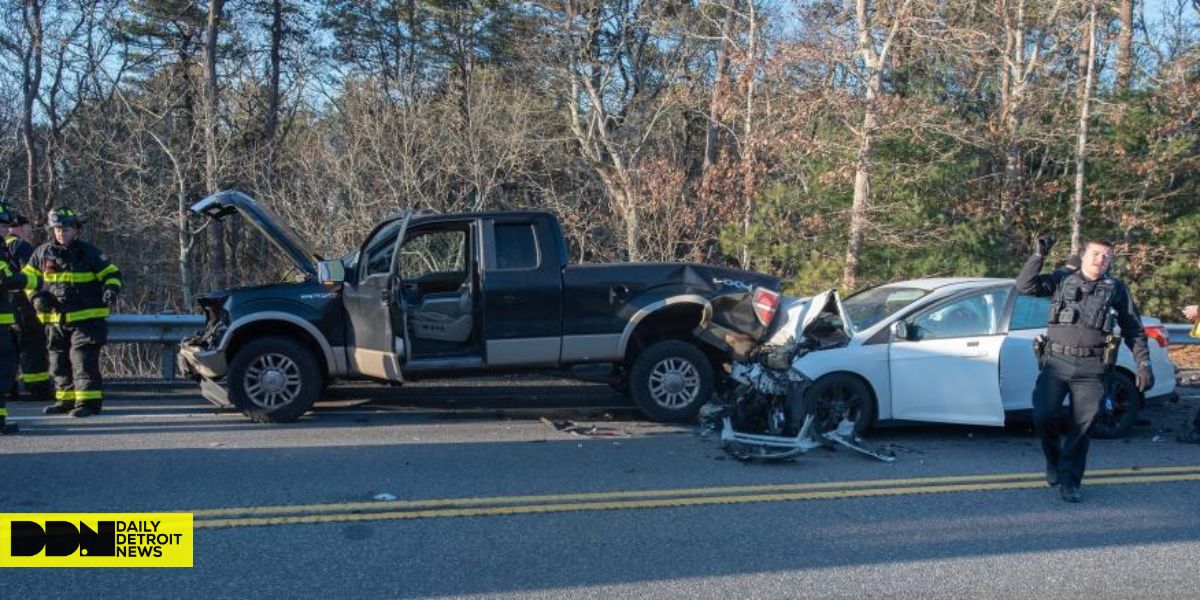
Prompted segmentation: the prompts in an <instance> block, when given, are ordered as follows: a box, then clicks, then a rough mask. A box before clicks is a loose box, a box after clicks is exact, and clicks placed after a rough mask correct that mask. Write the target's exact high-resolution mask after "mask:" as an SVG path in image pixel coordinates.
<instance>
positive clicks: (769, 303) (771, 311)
mask: <svg viewBox="0 0 1200 600" xmlns="http://www.w3.org/2000/svg"><path fill="white" fill-rule="evenodd" d="M778 309H779V294H778V293H777V292H773V291H771V290H768V289H766V288H755V289H754V316H756V317H758V322H759V323H762V324H763V325H770V324H771V319H774V318H775V311H776V310H778Z"/></svg>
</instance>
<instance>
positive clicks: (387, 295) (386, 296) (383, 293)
mask: <svg viewBox="0 0 1200 600" xmlns="http://www.w3.org/2000/svg"><path fill="white" fill-rule="evenodd" d="M379 301H380V302H383V303H384V304H388V303H389V302H391V301H392V290H389V289H386V288H384V289H382V290H379Z"/></svg>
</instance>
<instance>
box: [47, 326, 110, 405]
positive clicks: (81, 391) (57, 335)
mask: <svg viewBox="0 0 1200 600" xmlns="http://www.w3.org/2000/svg"><path fill="white" fill-rule="evenodd" d="M49 339H50V342H49V348H50V374H51V375H52V376H53V377H54V387H55V392H54V398H55V399H56V400H58V401H59V402H62V403H65V404H73V403H76V402H87V403H91V404H93V405H94V406H100V403H101V402H102V401H103V400H104V392H103V389H104V378H103V376H102V375H101V374H100V349H101V348H102V347H104V344H105V342H107V341H108V323H107V322H106V321H105V320H104V319H88V320H87V321H80V322H78V323H71V324H67V325H57V324H56V325H51V326H50V327H49Z"/></svg>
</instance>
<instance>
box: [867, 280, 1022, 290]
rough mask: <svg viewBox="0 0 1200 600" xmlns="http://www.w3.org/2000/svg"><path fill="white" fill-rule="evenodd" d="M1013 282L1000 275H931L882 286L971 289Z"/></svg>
mask: <svg viewBox="0 0 1200 600" xmlns="http://www.w3.org/2000/svg"><path fill="white" fill-rule="evenodd" d="M1012 282H1013V280H1012V279H1003V278H999V277H930V278H926V279H909V280H906V281H893V282H891V283H886V284H884V285H882V286H880V287H908V288H917V289H922V290H928V291H933V290H940V289H942V288H953V289H970V288H975V287H984V286H988V285H996V284H1001V283H1012Z"/></svg>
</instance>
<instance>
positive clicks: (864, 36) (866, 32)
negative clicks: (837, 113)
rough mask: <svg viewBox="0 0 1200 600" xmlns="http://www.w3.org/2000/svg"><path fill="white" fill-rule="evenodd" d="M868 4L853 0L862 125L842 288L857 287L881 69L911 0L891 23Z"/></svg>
mask: <svg viewBox="0 0 1200 600" xmlns="http://www.w3.org/2000/svg"><path fill="white" fill-rule="evenodd" d="M868 4H869V2H868V0H856V2H855V10H854V17H855V18H854V22H855V28H856V30H857V33H858V47H857V50H858V53H859V56H860V60H861V61H862V62H861V71H862V79H863V80H864V82H865V84H864V95H865V97H864V106H863V118H862V126H861V128H860V129H859V131H858V140H859V143H858V152H857V153H856V155H855V158H854V204H853V205H852V206H851V208H850V235H849V239H848V241H847V243H846V262H845V265H844V266H843V268H842V286H843V287H844V288H845V289H855V288H856V287H857V283H856V280H857V278H858V260H859V253H860V252H861V251H862V246H863V238H864V235H865V233H866V226H867V210H868V205H869V204H870V201H871V173H872V172H873V171H874V169H875V136H876V135H877V131H878V128H879V117H880V111H881V108H880V105H879V101H880V94H881V92H882V89H883V74H884V69H885V67H886V66H887V64H888V62H887V61H888V59H889V56H888V52H889V50H890V49H891V46H892V41H893V40H894V39H895V38H896V32H897V31H898V30H899V29H900V24H901V22H902V21H903V20H904V19H905V18H906V16H907V15H906V13H907V11H908V9H909V5H910V4H911V2H910V1H909V0H905V2H904V3H903V4H902V5H901V6H900V7H899V9H897V10H896V12H895V13H893V14H891V15H890V18H891V22H890V23H888V22H887V21H886V20H884V15H883V14H882V12H881V11H879V10H878V8H879V7H878V5H876V6H875V7H874V9H875V10H872V11H868ZM872 13H873V15H872ZM878 31H883V32H885V33H884V34H883V36H882V40H881V39H877V32H878Z"/></svg>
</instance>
